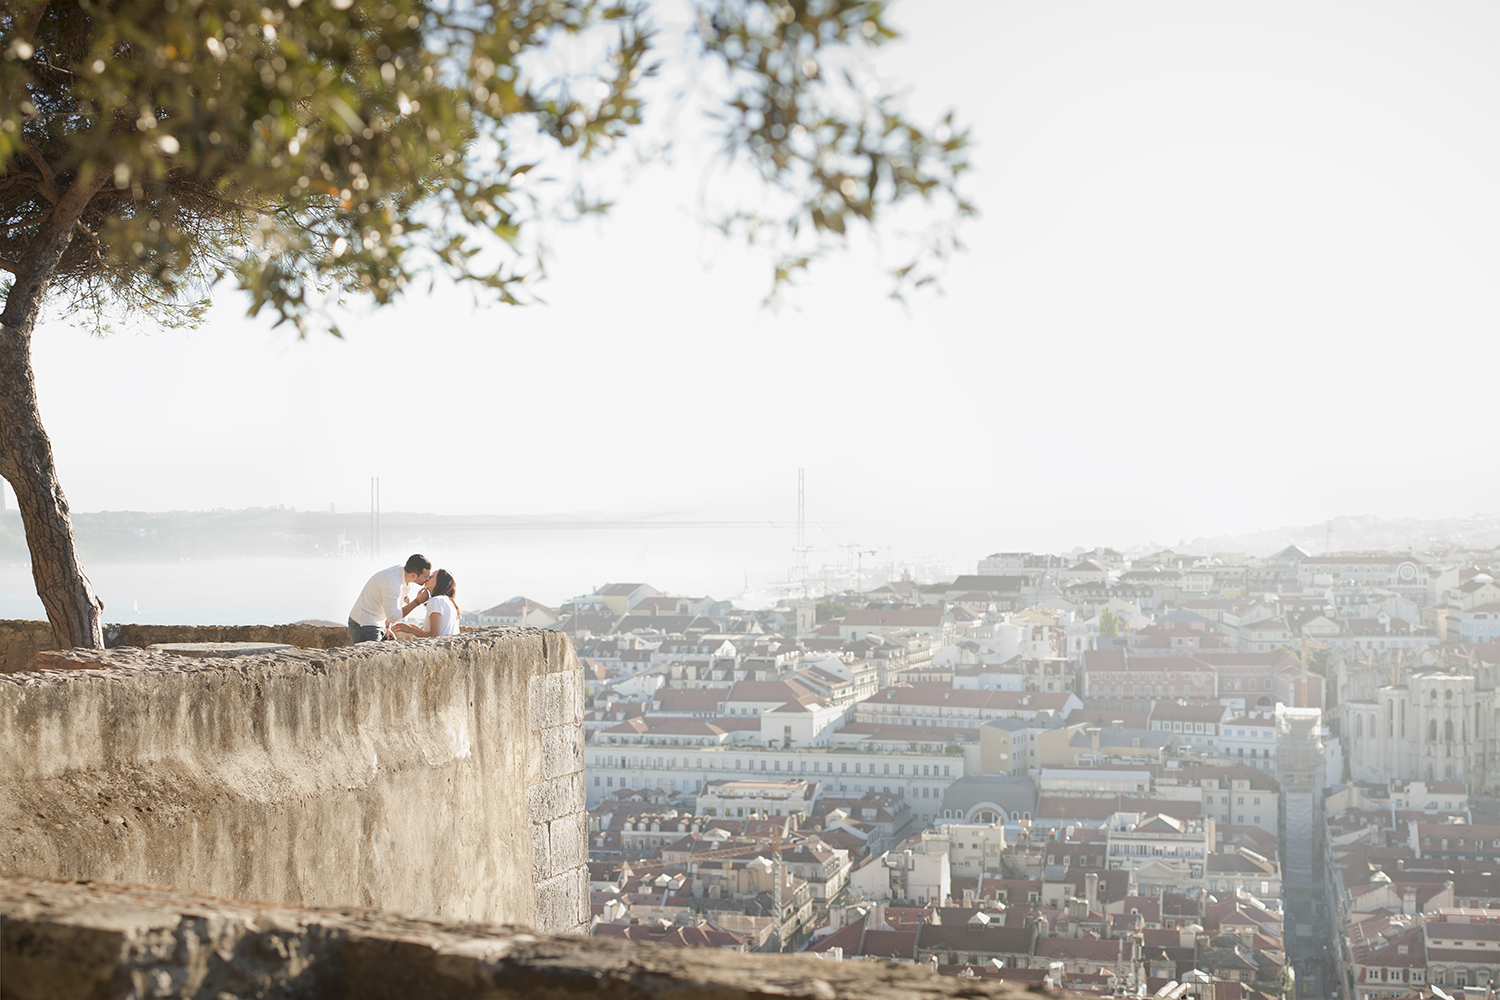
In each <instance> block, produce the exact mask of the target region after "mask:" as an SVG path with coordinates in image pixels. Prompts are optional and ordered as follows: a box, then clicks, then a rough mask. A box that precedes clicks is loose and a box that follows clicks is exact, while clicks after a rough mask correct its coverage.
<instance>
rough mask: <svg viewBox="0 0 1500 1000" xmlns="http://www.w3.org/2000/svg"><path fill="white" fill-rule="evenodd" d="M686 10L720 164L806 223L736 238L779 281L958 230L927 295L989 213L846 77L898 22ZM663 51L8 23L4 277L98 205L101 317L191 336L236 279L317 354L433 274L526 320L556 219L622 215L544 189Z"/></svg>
mask: <svg viewBox="0 0 1500 1000" xmlns="http://www.w3.org/2000/svg"><path fill="white" fill-rule="evenodd" d="M689 10H690V18H689V26H688V27H687V29H686V32H687V36H688V39H687V42H688V46H689V48H690V49H692V50H694V52H695V54H696V56H697V57H698V58H699V60H701V61H702V62H704V63H706V64H709V65H712V66H715V67H717V70H718V72H717V74H716V79H718V80H719V81H720V83H722V85H723V92H722V94H721V96H722V100H721V101H719V102H718V103H717V105H716V110H715V118H714V122H715V124H714V126H713V127H714V128H715V129H716V131H717V133H718V136H719V139H720V140H721V142H722V153H723V157H724V159H725V160H726V161H727V162H728V163H729V164H730V165H738V167H740V168H743V167H749V168H752V170H753V172H754V173H755V174H756V175H757V176H758V177H759V178H760V180H761V181H762V182H763V183H764V184H765V185H768V186H769V187H770V188H772V189H774V190H775V191H777V192H778V194H779V196H780V197H779V198H778V199H776V200H775V202H774V203H775V204H777V205H781V206H784V208H785V210H784V211H781V212H778V213H774V214H771V215H769V216H767V215H755V214H735V215H726V216H725V217H723V218H720V219H718V220H716V221H717V222H718V223H719V224H720V225H721V226H722V227H723V228H724V229H726V230H727V231H732V232H740V233H742V234H744V235H746V236H748V237H750V238H752V239H759V240H762V241H764V242H766V243H767V244H768V245H769V246H770V247H771V253H772V256H773V258H774V267H775V279H776V282H777V283H778V284H779V283H781V282H785V281H787V280H789V279H791V278H792V276H793V275H794V274H795V273H796V272H797V271H798V270H800V269H802V268H805V267H806V266H807V263H808V261H809V260H811V259H812V258H813V257H815V256H816V255H817V254H819V253H820V252H822V251H824V250H826V249H827V248H829V247H830V246H833V245H836V244H838V243H839V242H840V241H842V240H843V239H844V238H845V236H846V234H847V233H848V232H849V231H850V230H851V228H853V227H854V226H856V225H857V224H861V223H863V224H868V225H871V226H874V225H878V224H880V223H881V222H882V221H883V219H884V218H885V217H886V216H888V215H889V213H890V212H891V211H892V210H894V209H895V208H896V207H897V206H900V205H902V204H903V203H907V202H915V203H932V204H935V205H937V206H938V208H939V211H938V212H937V213H936V214H937V216H938V217H939V218H940V228H939V232H938V234H937V235H936V236H935V237H933V239H932V240H931V241H930V242H929V244H928V247H927V250H926V255H925V256H924V257H923V258H921V259H919V260H916V261H914V262H913V263H912V264H910V265H906V266H904V267H901V268H899V269H898V270H897V271H896V276H897V278H898V279H899V281H900V282H901V283H902V287H910V286H913V285H921V284H924V283H926V282H928V281H930V280H931V279H932V264H933V258H937V257H942V256H944V255H946V253H948V252H949V251H950V250H951V249H953V248H954V247H955V246H956V239H955V236H954V233H953V229H952V225H953V224H956V222H957V221H958V220H959V219H961V218H962V217H963V216H965V215H968V214H970V213H971V212H972V208H971V206H970V205H969V204H968V202H967V201H966V200H965V199H964V197H963V196H962V194H961V193H960V191H959V179H960V177H961V175H962V174H963V171H964V170H965V168H966V166H967V159H966V157H967V147H968V141H967V136H966V134H965V133H964V132H963V131H962V130H960V129H957V128H955V127H954V126H953V124H952V122H951V120H944V121H941V122H938V123H936V124H935V125H933V126H932V127H931V128H923V127H920V126H918V125H916V124H914V123H913V122H911V121H910V120H908V119H907V118H906V117H905V116H904V115H903V114H902V113H901V112H900V110H899V109H898V108H897V107H896V105H895V103H894V101H893V100H892V98H891V97H890V96H889V95H883V94H880V93H878V92H872V91H871V90H870V89H869V88H868V87H867V86H862V84H861V81H859V80H858V79H857V78H856V77H855V76H854V75H853V74H850V73H847V72H841V71H840V65H841V63H842V61H843V59H844V57H846V56H848V55H849V54H850V53H851V52H855V51H858V50H864V49H867V48H869V47H871V46H877V45H879V44H881V43H883V42H885V41H887V40H889V39H891V38H893V37H894V32H893V31H892V29H891V28H890V26H889V24H888V23H887V17H886V10H885V5H884V4H883V3H880V2H873V0H790V2H780V0H698V2H695V3H691V4H690V5H689ZM662 48H663V46H662V32H661V31H660V30H659V28H658V26H657V23H656V21H655V20H654V17H653V9H652V7H651V6H650V4H648V3H646V2H632V0H509V2H495V3H475V2H470V0H369V2H366V0H360V2H355V0H285V2H283V3H269V2H267V3H266V4H265V5H261V4H257V3H245V2H239V0H153V2H150V3H132V2H104V0H76V2H63V0H53V2H46V0H0V166H3V172H0V268H3V269H5V270H9V271H11V272H13V273H14V272H16V271H17V270H18V268H20V267H21V266H22V265H23V262H24V261H25V259H26V254H27V252H28V245H29V243H30V242H31V241H32V239H33V238H34V237H35V235H36V233H37V232H38V231H39V227H41V226H42V225H43V224H44V223H45V222H46V221H47V219H48V218H49V216H50V214H51V213H52V212H53V211H54V210H55V208H56V206H57V204H58V202H59V199H60V197H61V193H62V192H63V191H65V190H67V189H69V188H70V187H71V186H72V185H74V184H75V183H79V182H82V183H85V184H89V185H92V186H97V192H96V193H95V194H94V195H93V196H92V197H91V198H90V199H89V201H88V203H87V206H86V208H85V209H84V211H83V213H82V216H81V218H80V219H79V220H78V222H77V225H76V227H75V238H74V239H73V240H72V242H71V243H70V244H69V245H68V246H67V248H66V249H65V251H64V253H63V256H62V259H61V261H60V262H59V263H58V265H57V268H56V271H55V273H54V275H53V279H54V285H53V291H54V292H60V293H62V294H64V295H67V296H70V297H72V298H73V299H74V300H75V302H74V305H75V307H78V308H83V309H88V310H89V311H90V312H95V313H102V312H103V311H104V310H105V309H106V307H108V306H111V305H114V306H118V307H120V308H123V309H126V310H130V311H135V310H139V309H141V308H142V307H146V308H149V309H151V311H152V312H153V314H154V315H156V316H158V317H162V318H166V319H176V320H182V321H191V320H192V319H193V318H194V317H195V316H196V314H197V313H196V310H197V308H198V307H199V306H200V304H201V303H202V302H203V300H204V297H205V294H206V290H207V289H208V288H210V287H211V286H213V285H214V284H216V283H217V282H219V281H221V280H223V279H231V280H233V281H234V282H236V283H237V284H238V285H239V286H240V287H242V288H243V289H245V290H246V291H247V292H248V293H249V295H250V300H251V311H252V312H257V313H258V312H261V311H263V310H264V311H267V312H268V313H269V314H270V315H272V316H273V317H274V318H275V319H276V320H277V321H285V322H291V323H293V324H295V325H296V326H297V328H298V329H299V330H300V331H301V332H303V333H306V332H307V331H309V330H310V329H313V328H315V327H316V326H317V325H318V323H319V322H320V319H319V317H320V308H319V307H320V304H321V303H323V302H325V301H327V299H328V298H329V297H331V296H341V295H346V294H351V293H353V294H357V295H364V296H368V297H369V298H371V299H373V300H374V301H375V302H376V303H385V302H389V301H390V300H392V299H393V298H395V297H397V296H399V295H400V294H401V293H402V292H403V291H405V290H407V289H408V288H409V287H410V286H411V285H412V283H413V282H414V281H416V280H417V279H418V277H419V276H421V275H423V274H426V273H429V272H432V271H437V272H440V273H446V274H447V275H448V276H450V277H452V278H454V279H456V280H458V281H459V282H463V283H468V284H470V285H472V286H477V287H482V288H485V289H488V290H489V291H490V292H491V293H492V294H493V295H495V296H497V297H498V299H499V300H500V301H503V302H507V303H515V302H519V301H523V300H525V299H526V298H527V297H528V296H529V291H528V288H529V283H530V282H532V281H533V280H534V279H535V278H536V277H537V276H538V275H539V274H540V273H541V270H542V263H543V252H544V248H543V245H542V244H541V242H539V241H538V239H537V238H536V231H537V230H538V228H539V225H540V223H542V222H543V221H544V220H545V218H547V217H550V216H553V215H556V214H557V213H559V212H566V213H576V212H577V211H578V210H579V209H583V210H585V211H587V210H590V209H596V208H599V207H600V206H599V204H598V203H597V202H596V201H593V200H591V198H590V195H589V194H588V192H585V191H579V192H577V193H576V196H575V197H573V198H571V199H562V200H559V201H556V202H552V201H549V199H548V198H546V197H544V196H543V195H542V194H541V193H540V192H541V188H542V187H543V186H542V185H538V184H537V183H536V180H535V176H536V175H537V174H540V173H545V172H547V171H548V170H549V169H550V168H552V167H555V166H557V165H558V164H559V163H560V162H562V161H564V160H567V159H574V158H577V159H582V158H589V157H594V156H597V155H599V154H602V153H607V152H609V151H611V150H613V149H615V148H617V147H618V146H620V145H621V144H622V143H623V142H624V141H625V140H626V138H627V137H628V136H629V135H630V134H631V133H632V131H633V130H634V129H636V127H637V126H639V125H640V124H641V123H642V121H643V116H644V105H645V100H646V96H647V89H648V82H649V81H650V80H651V79H652V78H653V77H654V76H656V75H657V74H658V72H659V70H660V67H661V58H660V52H661V50H662ZM564 56H566V59H564V58H563V57H564ZM574 60H576V61H581V62H582V63H583V65H584V67H585V68H584V69H582V70H581V71H578V72H564V71H561V70H559V69H558V68H557V67H558V65H559V64H560V63H561V62H564V61H574Z"/></svg>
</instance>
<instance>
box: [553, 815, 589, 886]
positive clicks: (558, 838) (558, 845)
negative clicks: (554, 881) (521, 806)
mask: <svg viewBox="0 0 1500 1000" xmlns="http://www.w3.org/2000/svg"><path fill="white" fill-rule="evenodd" d="M547 844H548V846H547V855H548V860H549V863H550V864H551V866H552V867H551V869H550V870H549V871H548V872H547V874H548V875H549V876H550V875H557V874H560V873H562V872H565V871H567V870H568V869H570V868H577V867H578V866H579V865H586V864H588V860H589V824H588V814H587V813H574V814H573V815H571V816H564V817H563V818H562V819H555V820H553V821H552V822H551V823H548V824H547Z"/></svg>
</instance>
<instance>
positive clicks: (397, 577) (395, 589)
mask: <svg viewBox="0 0 1500 1000" xmlns="http://www.w3.org/2000/svg"><path fill="white" fill-rule="evenodd" d="M405 584H406V567H404V566H392V567H391V568H390V569H383V570H381V571H380V572H379V573H376V574H375V575H374V576H372V577H370V581H369V582H368V583H366V584H365V589H364V590H361V591H360V592H359V600H357V601H355V602H354V608H353V609H352V610H351V611H350V612H349V620H350V621H352V622H353V623H354V624H356V625H385V624H387V623H389V622H394V621H400V620H401V588H402V587H403V586H404V585H405Z"/></svg>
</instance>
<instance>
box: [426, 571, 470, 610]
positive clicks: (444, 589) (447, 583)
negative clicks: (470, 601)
mask: <svg viewBox="0 0 1500 1000" xmlns="http://www.w3.org/2000/svg"><path fill="white" fill-rule="evenodd" d="M427 592H428V593H429V594H431V595H432V596H433V597H446V598H448V600H450V601H452V602H453V606H454V607H455V608H458V583H457V582H456V581H455V580H454V579H453V574H452V573H450V572H448V571H447V570H445V569H440V570H438V571H437V572H436V573H434V574H433V579H432V583H430V584H428V586H427ZM458 611H459V613H460V614H462V613H463V609H462V608H458Z"/></svg>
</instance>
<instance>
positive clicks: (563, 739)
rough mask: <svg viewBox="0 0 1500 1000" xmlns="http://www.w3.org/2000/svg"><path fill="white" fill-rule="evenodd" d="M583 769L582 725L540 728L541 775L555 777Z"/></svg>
mask: <svg viewBox="0 0 1500 1000" xmlns="http://www.w3.org/2000/svg"><path fill="white" fill-rule="evenodd" d="M582 770H583V727H581V726H553V727H552V728H551V729H543V730H542V777H543V778H555V777H557V776H558V775H560V774H574V773H576V772H579V771H582Z"/></svg>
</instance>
